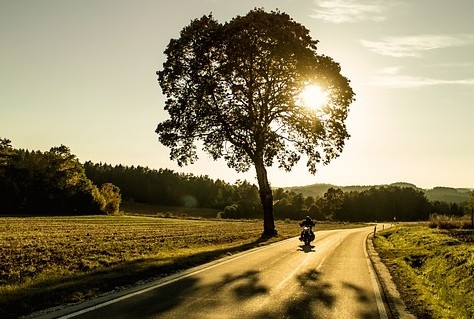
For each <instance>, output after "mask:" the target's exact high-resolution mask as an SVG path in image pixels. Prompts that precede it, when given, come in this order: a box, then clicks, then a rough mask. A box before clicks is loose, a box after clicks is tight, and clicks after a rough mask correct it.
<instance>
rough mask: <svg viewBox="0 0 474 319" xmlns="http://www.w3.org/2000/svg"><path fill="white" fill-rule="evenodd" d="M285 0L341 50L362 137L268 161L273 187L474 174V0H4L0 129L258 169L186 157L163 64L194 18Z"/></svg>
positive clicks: (202, 171) (83, 156)
mask: <svg viewBox="0 0 474 319" xmlns="http://www.w3.org/2000/svg"><path fill="white" fill-rule="evenodd" d="M255 7H263V8H265V9H266V10H267V11H270V10H275V9H276V8H278V9H279V10H280V11H282V12H285V13H288V14H289V15H290V16H291V17H292V18H293V19H294V20H295V21H297V22H299V23H301V24H303V25H304V26H305V27H306V28H308V29H309V30H310V31H311V35H312V37H313V39H318V40H320V44H319V46H318V49H319V51H320V53H322V54H325V55H329V56H331V57H332V58H334V59H335V60H336V61H337V62H339V63H340V64H341V67H342V73H343V74H344V75H345V76H346V77H348V78H349V79H350V80H351V85H352V87H353V89H354V91H355V92H356V94H357V95H356V102H354V103H353V104H352V105H351V110H350V113H349V118H348V120H347V125H348V130H349V133H350V134H351V138H350V139H349V140H348V141H347V143H346V146H345V149H344V151H343V152H342V154H341V156H340V157H339V158H337V159H336V160H334V161H333V162H331V163H330V164H329V165H328V166H320V169H319V171H318V173H317V174H316V175H311V174H310V173H308V172H307V170H306V167H305V163H304V161H302V162H301V164H300V165H299V166H298V167H295V168H294V169H293V171H292V172H290V173H285V172H283V171H281V170H278V169H276V168H271V169H269V180H270V183H271V184H272V185H273V186H274V187H281V186H299V185H308V184H313V183H332V184H335V185H340V186H345V185H375V184H387V183H394V182H410V183H414V184H416V185H417V186H419V187H423V188H432V187H435V186H449V187H474V167H473V165H472V163H473V159H474V103H473V102H474V24H473V22H472V13H473V12H474V1H472V0H450V1H448V0H417V1H412V0H392V1H385V0H371V1H369V0H264V1H260V0H239V1H231V0H174V1H169V0H158V1H152V0H134V1H125V0H108V1H106V0H80V1H79V0H77V1H60V0H41V1H34V0H23V1H17V0H1V1H0V43H1V49H0V61H1V63H0V137H3V138H8V139H10V140H11V141H12V145H13V147H15V148H25V149H30V150H42V151H46V150H49V148H51V147H53V146H59V145H61V144H64V145H66V146H68V147H69V148H70V149H71V152H72V153H73V154H75V155H77V157H78V158H79V160H80V161H81V162H84V161H87V160H91V161H93V162H103V163H104V162H106V163H109V164H114V165H115V164H123V165H129V166H130V165H135V166H137V165H141V166H148V167H150V168H155V169H159V168H169V169H172V170H174V171H175V172H183V173H193V174H195V175H208V176H209V177H210V178H213V179H217V178H219V179H223V180H225V181H227V182H230V183H234V182H235V181H236V180H237V179H247V180H248V181H250V182H252V183H256V179H255V177H254V176H255V173H254V171H253V170H252V171H250V172H248V173H246V174H237V173H236V172H235V171H234V170H233V169H230V168H228V167H227V166H226V164H225V162H224V161H219V162H213V161H212V160H211V159H210V158H209V157H208V156H207V155H206V154H204V153H202V154H201V156H200V160H199V161H198V162H197V163H196V164H194V165H191V166H187V167H184V168H180V167H178V166H177V165H176V164H175V163H173V162H171V161H170V160H169V150H168V149H167V148H165V147H164V146H162V145H161V144H160V143H159V142H158V139H157V137H158V136H157V135H156V134H155V133H154V130H155V128H156V125H157V124H158V123H159V122H161V121H163V120H164V119H166V118H167V113H166V112H165V111H164V110H163V106H164V97H163V96H162V94H161V89H160V87H159V85H158V83H157V80H156V75H155V72H156V70H159V69H161V66H162V64H163V62H164V59H165V55H164V54H163V51H164V50H165V48H166V45H167V44H168V43H169V41H170V39H171V38H177V37H178V36H179V31H180V30H181V29H182V28H183V27H185V26H187V25H189V23H190V22H191V20H192V19H194V18H200V17H201V16H203V15H205V14H209V13H210V12H212V13H213V15H214V17H215V18H216V19H218V20H219V21H220V22H225V21H229V20H230V19H231V18H233V17H235V16H236V15H245V14H247V13H248V12H249V11H250V10H251V9H253V8H255Z"/></svg>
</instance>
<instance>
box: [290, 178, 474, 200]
mask: <svg viewBox="0 0 474 319" xmlns="http://www.w3.org/2000/svg"><path fill="white" fill-rule="evenodd" d="M384 186H398V187H412V188H415V189H417V190H420V191H422V192H424V193H425V195H426V197H427V198H428V200H430V201H442V202H447V203H458V204H460V203H463V202H465V201H467V199H468V198H469V195H470V194H469V193H470V191H471V190H472V189H469V188H451V187H441V186H439V187H435V188H432V189H422V188H419V187H417V186H416V185H414V184H410V183H403V182H400V183H393V184H388V185H354V186H337V185H332V184H312V185H307V186H293V187H283V189H284V190H289V191H293V192H295V193H301V194H302V195H303V196H313V197H314V198H317V197H322V196H324V193H326V192H327V190H328V189H329V188H331V187H332V188H339V189H342V190H343V191H344V192H352V191H356V192H362V191H365V190H367V189H370V188H372V187H376V188H378V187H384Z"/></svg>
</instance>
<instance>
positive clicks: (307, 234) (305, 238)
mask: <svg viewBox="0 0 474 319" xmlns="http://www.w3.org/2000/svg"><path fill="white" fill-rule="evenodd" d="M314 237H315V236H314V234H313V233H312V232H311V227H310V226H304V227H303V233H302V234H301V238H300V240H301V241H302V242H304V244H305V245H309V244H310V243H311V242H312V241H313V240H314Z"/></svg>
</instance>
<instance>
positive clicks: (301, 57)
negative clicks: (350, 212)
mask: <svg viewBox="0 0 474 319" xmlns="http://www.w3.org/2000/svg"><path fill="white" fill-rule="evenodd" d="M317 42H318V41H317V40H313V39H311V37H310V36H309V30H307V29H306V28H305V27H304V26H302V25H301V24H299V23H296V22H295V21H293V20H292V19H291V18H290V17H289V16H288V15H287V14H285V13H280V12H278V11H276V12H270V13H267V12H265V11H263V10H262V9H254V10H252V11H250V12H249V13H248V14H247V15H246V16H237V17H235V18H234V19H232V20H231V21H230V22H227V23H225V24H220V23H218V22H217V21H216V20H214V18H213V17H212V15H209V16H203V17H202V18H200V19H196V20H194V21H192V22H191V24H190V25H189V26H187V27H185V28H184V29H183V30H182V32H181V34H180V38H179V39H172V40H171V41H170V43H169V45H168V47H167V49H166V50H165V54H166V55H167V57H168V58H167V61H166V62H165V63H164V64H163V69H162V70H161V71H158V72H157V74H158V81H159V84H160V86H161V88H162V91H163V93H164V94H165V95H166V97H167V100H166V104H165V110H167V111H168V112H169V114H170V119H169V120H166V121H165V122H163V123H160V124H159V125H158V127H157V129H156V133H157V134H158V135H159V136H160V138H159V139H160V142H161V143H163V144H164V145H166V146H168V147H170V149H171V151H170V158H171V159H173V160H176V161H177V162H178V163H179V164H180V165H186V164H190V163H193V162H194V161H195V160H197V155H196V154H197V153H196V147H195V143H196V142H197V141H201V142H203V149H204V150H205V151H206V152H208V153H209V154H211V156H212V157H213V158H214V159H217V158H220V157H224V159H226V161H227V163H228V165H229V166H230V167H233V168H234V169H236V170H238V171H242V170H247V169H248V168H249V165H250V164H251V163H253V164H255V163H256V162H257V161H263V162H264V163H266V165H267V166H269V165H271V164H272V163H273V162H274V159H275V160H277V161H278V163H279V166H280V167H281V168H283V169H285V170H288V171H289V170H291V168H292V167H293V166H294V165H295V164H296V163H297V162H298V161H299V159H300V157H301V156H300V154H298V153H301V154H304V155H306V157H307V158H308V163H307V164H308V168H309V169H310V171H311V172H312V173H314V172H316V164H317V163H319V162H321V161H323V162H324V163H328V162H329V161H330V160H331V159H332V158H334V157H337V156H338V155H339V153H340V152H341V151H342V146H343V145H344V142H343V141H344V140H345V139H347V138H348V137H349V134H348V133H347V131H346V127H345V125H344V121H345V119H346V117H347V113H348V106H349V104H350V103H351V102H352V100H353V96H354V93H353V92H352V89H351V88H350V86H349V81H348V80H347V79H346V78H345V77H344V76H342V75H341V74H340V70H341V68H340V66H339V64H338V63H336V62H334V61H333V60H332V59H331V58H329V57H326V56H323V55H318V54H317V53H316V44H317ZM309 81H317V82H319V83H320V84H321V86H322V87H323V88H326V89H327V90H328V93H329V94H328V95H329V99H330V102H329V103H328V105H327V112H326V113H325V114H324V115H320V116H318V115H317V114H315V113H314V112H308V111H307V110H304V111H302V110H303V108H302V106H301V105H297V103H296V102H295V101H296V96H297V94H298V93H299V92H300V91H301V90H302V88H303V85H304V83H308V82H309ZM257 156H263V157H264V158H260V159H259V158H257Z"/></svg>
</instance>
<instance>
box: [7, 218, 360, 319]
mask: <svg viewBox="0 0 474 319" xmlns="http://www.w3.org/2000/svg"><path fill="white" fill-rule="evenodd" d="M193 218H194V219H183V218H157V217H147V216H128V215H124V216H86V217H29V218H9V217H5V218H0V317H1V318H16V317H18V316H20V315H25V314H28V313H31V312H34V311H37V310H41V309H46V308H50V307H55V306H60V305H63V304H65V303H75V302H79V301H82V300H84V299H88V298H91V297H93V296H97V295H100V294H103V293H106V292H110V291H114V290H120V289H123V288H124V287H128V286H131V285H135V284H137V283H140V282H143V281H145V280H149V279H150V278H154V279H156V278H159V277H163V276H166V275H169V274H172V273H175V272H177V271H180V270H183V269H186V268H190V267H192V266H196V265H199V264H203V263H205V262H208V261H212V260H214V259H216V258H219V257H222V256H224V255H228V254H233V253H236V252H239V251H243V250H247V249H250V248H253V247H256V246H259V245H264V244H268V243H271V242H275V241H278V240H283V239H286V238H289V237H293V236H297V235H298V234H299V232H300V228H299V226H298V225H297V222H296V221H291V222H290V221H277V223H276V227H277V230H278V236H277V237H274V238H271V239H268V240H262V239H261V238H260V234H261V232H262V221H255V220H249V221H229V220H206V219H199V218H195V217H193ZM342 227H354V225H342V224H341V225H339V224H321V225H318V227H317V229H318V230H321V229H334V228H342Z"/></svg>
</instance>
